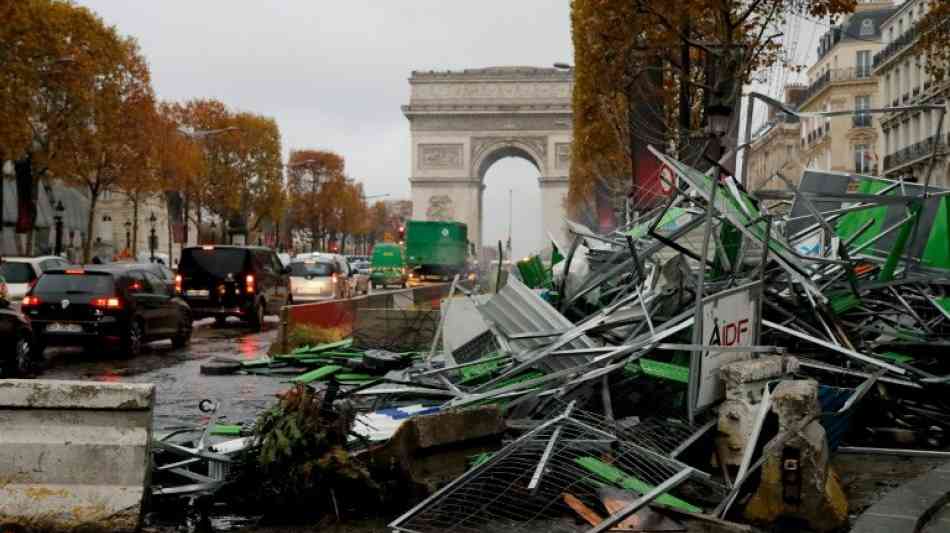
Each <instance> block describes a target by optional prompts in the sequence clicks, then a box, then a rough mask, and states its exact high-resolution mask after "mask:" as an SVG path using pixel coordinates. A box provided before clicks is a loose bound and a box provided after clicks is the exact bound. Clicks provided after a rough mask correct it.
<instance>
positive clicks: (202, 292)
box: [185, 289, 208, 298]
mask: <svg viewBox="0 0 950 533" xmlns="http://www.w3.org/2000/svg"><path fill="white" fill-rule="evenodd" d="M185 296H195V297H198V298H207V297H208V289H188V290H187V291H185Z"/></svg>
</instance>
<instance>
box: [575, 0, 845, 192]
mask: <svg viewBox="0 0 950 533" xmlns="http://www.w3.org/2000/svg"><path fill="white" fill-rule="evenodd" d="M855 4H856V0H810V1H802V0H682V1H680V2H677V3H675V9H671V7H672V6H673V5H672V4H671V3H670V2H668V1H666V0H574V1H573V2H572V4H571V21H572V35H573V42H574V54H575V58H574V59H575V71H574V74H575V78H574V130H573V132H574V143H573V146H572V158H571V183H570V192H569V203H570V204H571V205H573V206H577V205H583V204H584V203H585V202H588V201H589V200H590V197H591V194H592V192H593V190H594V189H595V186H596V185H599V184H600V183H601V182H602V181H604V180H609V179H611V178H614V181H616V180H620V182H621V183H620V184H619V185H618V186H617V187H616V188H617V189H618V190H622V189H624V188H628V187H629V181H627V184H624V183H622V182H623V181H626V180H629V179H630V177H631V176H632V175H635V174H636V172H635V171H634V169H635V168H636V165H637V164H638V163H639V162H640V161H639V158H640V157H642V156H641V155H639V154H640V153H641V146H640V145H641V144H644V143H648V144H652V145H654V146H655V147H656V148H658V149H661V150H664V151H667V152H671V153H674V154H678V155H679V156H681V157H686V156H690V158H692V159H694V160H695V159H696V158H697V157H698V155H697V151H696V150H694V149H693V148H694V147H693V146H692V144H694V143H695V141H694V140H692V139H695V138H696V137H702V138H709V137H708V135H707V133H706V131H705V129H706V128H707V126H709V124H710V118H711V117H714V116H723V115H725V116H726V117H727V118H728V119H730V121H731V123H732V124H733V126H732V128H730V131H729V133H727V135H726V137H723V139H722V140H723V142H724V143H725V144H726V145H727V146H726V147H727V148H728V147H734V143H735V138H734V137H735V135H734V134H735V131H736V129H737V127H736V126H737V124H738V120H737V117H738V111H739V95H740V93H741V89H742V86H743V85H744V84H745V83H748V82H749V81H750V78H751V76H752V75H753V74H754V73H756V72H760V71H762V70H763V69H765V68H767V67H770V66H772V65H775V64H783V65H784V66H786V67H788V68H796V67H798V66H797V65H792V64H790V63H789V62H788V58H787V57H785V55H784V54H783V50H782V35H781V30H780V29H781V27H782V24H783V21H784V20H785V18H786V17H789V16H794V15H803V16H809V17H829V16H831V17H833V16H836V15H840V14H844V13H849V12H851V11H853V9H854V6H855ZM644 103H646V104H647V105H643V104H644ZM691 140H692V141H691ZM635 154H637V155H635ZM713 157H714V158H715V157H716V156H715V155H714V156H713ZM624 167H626V168H624ZM621 170H623V172H622V173H620V174H618V171H621ZM610 186H612V184H608V188H609V187H610Z"/></svg>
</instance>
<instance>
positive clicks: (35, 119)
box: [0, 0, 128, 253]
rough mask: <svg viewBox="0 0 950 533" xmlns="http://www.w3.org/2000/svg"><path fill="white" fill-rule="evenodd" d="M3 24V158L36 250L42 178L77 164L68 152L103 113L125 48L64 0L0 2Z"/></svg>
mask: <svg viewBox="0 0 950 533" xmlns="http://www.w3.org/2000/svg"><path fill="white" fill-rule="evenodd" d="M0 21H2V23H0V65H2V68H0V160H4V159H10V160H12V161H13V162H14V170H15V173H16V181H17V189H18V193H19V194H18V197H19V206H18V212H19V213H18V217H17V232H18V233H26V234H27V235H28V237H27V239H26V246H25V249H24V250H22V251H23V252H24V253H32V236H33V231H32V230H33V225H34V222H35V219H36V199H37V194H38V189H39V182H40V180H42V179H45V178H46V177H47V176H51V175H52V176H66V175H68V173H69V171H70V170H71V169H72V168H73V163H74V162H73V161H72V160H71V159H72V158H69V157H64V156H65V154H66V153H67V152H68V151H69V150H70V149H71V146H72V144H73V142H74V141H75V140H76V138H77V136H81V135H82V132H83V131H85V130H87V129H88V125H89V124H90V123H91V120H92V117H94V116H95V113H96V112H97V111H98V104H99V103H101V98H99V91H100V90H102V89H103V88H105V87H107V86H110V85H114V83H113V82H116V81H117V80H115V79H110V78H109V76H110V75H113V74H118V73H119V69H118V68H117V66H118V65H119V64H121V63H123V61H124V59H125V58H126V56H127V52H128V47H127V46H126V43H125V42H124V41H123V40H122V39H121V38H120V37H119V36H118V34H117V33H116V31H115V30H114V29H113V28H110V27H108V26H106V25H105V24H104V23H103V22H102V20H101V19H99V17H97V16H96V15H95V14H93V13H92V12H91V11H90V10H88V9H86V8H82V7H77V6H75V5H73V4H72V3H71V2H68V1H66V0H17V1H6V2H0ZM0 201H2V197H0ZM89 238H90V236H89V235H86V239H87V240H88V239H89Z"/></svg>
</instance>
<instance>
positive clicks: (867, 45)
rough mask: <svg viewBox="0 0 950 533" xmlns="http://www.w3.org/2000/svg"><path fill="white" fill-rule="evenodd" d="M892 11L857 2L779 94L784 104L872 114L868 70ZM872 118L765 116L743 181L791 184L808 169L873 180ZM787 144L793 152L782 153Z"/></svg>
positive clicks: (887, 5) (874, 88) (874, 100)
mask: <svg viewBox="0 0 950 533" xmlns="http://www.w3.org/2000/svg"><path fill="white" fill-rule="evenodd" d="M896 10H897V8H896V7H895V6H894V3H893V2H891V1H866V0H865V1H859V3H858V4H857V6H856V9H855V11H854V13H852V14H851V15H849V16H848V17H847V18H845V19H843V20H842V21H841V23H840V24H839V25H837V26H833V27H831V28H830V29H829V30H828V32H827V33H825V34H824V35H823V36H822V38H821V40H820V42H819V46H818V50H817V52H818V59H817V61H816V62H815V64H814V65H812V66H811V67H810V68H809V69H808V82H807V83H805V84H802V85H790V86H788V87H786V88H785V103H786V104H787V105H789V106H790V107H793V108H795V109H797V110H798V111H799V112H803V113H804V112H823V111H850V110H860V109H872V108H874V107H876V106H879V105H880V104H882V103H883V102H882V101H881V98H880V97H879V94H878V82H877V79H876V78H875V76H874V71H873V68H872V62H873V57H874V54H876V53H877V52H879V51H880V49H881V47H882V45H881V35H882V34H881V31H882V24H883V23H884V21H885V20H887V19H888V18H889V17H890V16H891V15H892V14H893V13H894V12H895V11H896ZM877 122H878V121H877V118H876V117H875V116H872V115H870V114H857V115H842V116H837V117H831V118H820V119H818V118H805V119H802V120H800V121H799V120H798V119H797V118H796V117H792V116H788V115H785V114H782V113H779V114H775V113H774V110H773V111H770V114H769V121H768V123H767V125H766V127H765V128H764V129H763V130H760V132H759V133H758V135H757V136H755V135H754V136H753V141H752V145H751V146H750V148H749V150H748V151H747V153H746V157H748V158H749V161H748V167H747V168H748V171H747V173H746V180H747V183H748V184H749V186H751V187H752V188H753V189H756V188H759V187H761V186H762V184H765V183H767V184H768V185H767V188H775V187H778V186H780V184H779V183H777V182H775V181H771V182H770V181H768V180H769V178H770V177H771V176H772V175H773V174H774V173H775V172H779V171H781V172H782V175H783V176H785V177H786V178H788V179H790V180H791V181H793V182H797V180H798V179H800V177H801V174H802V170H803V169H805V168H815V169H819V170H833V171H840V172H849V173H859V174H872V175H876V174H878V173H879V172H880V166H879V165H878V156H877V150H876V147H877V146H878V143H879V141H878V138H879V136H880V134H879V133H878V124H877ZM790 143H792V144H794V146H789V144H790Z"/></svg>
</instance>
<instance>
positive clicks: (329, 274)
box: [290, 258, 350, 303]
mask: <svg viewBox="0 0 950 533" xmlns="http://www.w3.org/2000/svg"><path fill="white" fill-rule="evenodd" d="M346 274H347V273H345V272H341V271H340V267H339V265H338V264H337V262H336V261H333V260H331V259H324V258H318V259H305V260H302V261H301V260H294V261H293V262H292V263H290V290H291V294H293V297H294V302H298V303H300V302H307V301H314V300H333V299H343V298H349V296H350V295H349V292H350V290H349V280H348V279H347V276H346Z"/></svg>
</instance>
